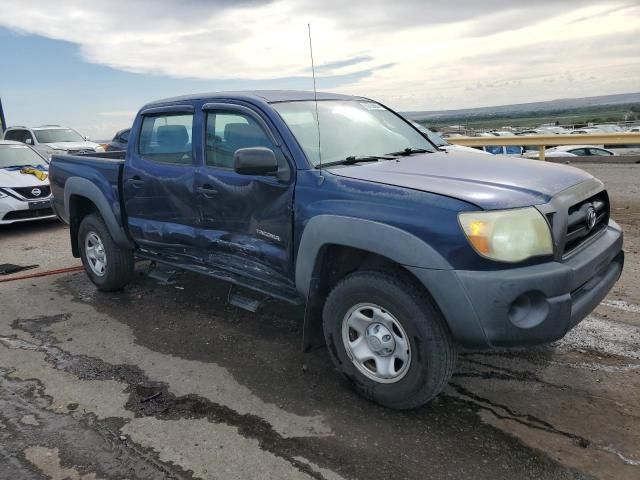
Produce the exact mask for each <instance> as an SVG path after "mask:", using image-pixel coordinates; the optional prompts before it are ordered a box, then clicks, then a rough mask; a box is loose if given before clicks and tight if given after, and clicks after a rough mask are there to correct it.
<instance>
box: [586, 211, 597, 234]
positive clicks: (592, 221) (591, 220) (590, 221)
mask: <svg viewBox="0 0 640 480" xmlns="http://www.w3.org/2000/svg"><path fill="white" fill-rule="evenodd" d="M597 219H598V214H597V213H596V209H595V208H593V207H589V208H588V209H587V215H586V224H587V230H589V231H590V230H592V229H593V227H595V226H596V220H597Z"/></svg>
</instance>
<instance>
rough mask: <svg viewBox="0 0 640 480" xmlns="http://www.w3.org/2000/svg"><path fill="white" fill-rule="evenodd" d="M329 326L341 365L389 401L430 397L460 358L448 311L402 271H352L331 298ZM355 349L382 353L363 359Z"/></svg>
mask: <svg viewBox="0 0 640 480" xmlns="http://www.w3.org/2000/svg"><path fill="white" fill-rule="evenodd" d="M376 308H377V310H376ZM369 317H371V318H369ZM352 324H353V327H352ZM380 325H381V327H380ZM323 327H324V335H325V340H326V342H327V346H328V347H329V352H330V355H331V358H332V360H333V363H334V364H335V366H336V368H337V369H338V370H340V371H341V372H342V374H343V375H344V376H345V377H346V378H347V380H348V381H349V382H350V383H351V385H352V386H353V387H354V388H355V390H356V391H358V392H359V393H360V394H361V395H363V396H364V397H366V398H367V399H369V400H372V401H374V402H376V403H378V404H380V405H383V406H385V407H389V408H393V409H398V410H406V409H412V408H417V407H420V406H422V405H424V404H426V403H428V402H429V401H430V400H431V399H433V398H434V397H435V396H436V395H438V394H439V393H440V392H441V391H442V390H443V389H444V387H445V386H446V385H447V383H448V381H449V379H450V378H451V375H452V374H453V371H454V368H455V365H456V361H457V348H456V345H455V343H454V341H453V338H452V337H451V334H450V333H449V330H448V328H447V326H446V324H445V321H444V318H443V317H442V314H441V313H440V311H439V310H438V308H437V307H436V306H435V304H434V303H433V300H431V298H430V297H429V296H428V294H427V293H426V292H424V291H422V290H421V289H420V288H418V287H417V286H415V285H414V284H413V282H412V281H411V280H410V279H403V277H402V276H397V275H393V276H392V275H390V274H388V273H382V272H373V271H359V272H355V273H353V274H351V275H348V276H347V277H345V278H344V279H343V280H341V281H340V282H339V283H338V284H337V285H336V287H335V288H334V289H333V290H332V291H331V293H330V294H329V296H328V298H327V301H326V303H325V305H324V311H323ZM385 328H386V330H385ZM360 332H363V333H364V334H363V335H362V339H361V338H360ZM387 334H388V335H387ZM371 337H376V338H378V340H377V341H376V340H375V339H372V338H371ZM387 337H391V339H392V340H389V339H388V338H387ZM403 338H404V339H405V340H406V342H404V341H403ZM359 341H362V342H363V343H362V344H360V343H358V342H359ZM363 345H365V346H366V348H368V349H369V351H368V352H367V351H366V349H364V347H363ZM392 346H393V348H394V350H393V353H389V352H390V351H391V347H392ZM404 346H408V348H406V349H405V348H404ZM376 348H380V350H375V349H376ZM354 352H356V353H358V352H359V353H362V352H364V355H361V358H366V357H367V356H370V355H372V354H374V357H375V358H373V360H367V361H366V362H364V363H363V362H362V361H359V360H357V359H356V353H354ZM403 352H404V353H403ZM405 359H406V360H405ZM383 376H386V377H388V378H382V377H383Z"/></svg>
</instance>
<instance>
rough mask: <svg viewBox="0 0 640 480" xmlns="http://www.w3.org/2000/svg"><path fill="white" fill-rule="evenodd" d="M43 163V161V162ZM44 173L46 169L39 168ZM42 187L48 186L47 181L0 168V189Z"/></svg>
mask: <svg viewBox="0 0 640 480" xmlns="http://www.w3.org/2000/svg"><path fill="white" fill-rule="evenodd" d="M42 163H44V160H43V162H42ZM42 166H44V165H42ZM39 170H42V171H44V172H46V171H47V168H41V169H39ZM42 185H49V179H48V178H47V179H46V180H38V177H36V176H35V175H31V174H26V173H20V170H19V169H15V170H14V169H8V168H0V188H2V187H6V188H14V187H40V186H42Z"/></svg>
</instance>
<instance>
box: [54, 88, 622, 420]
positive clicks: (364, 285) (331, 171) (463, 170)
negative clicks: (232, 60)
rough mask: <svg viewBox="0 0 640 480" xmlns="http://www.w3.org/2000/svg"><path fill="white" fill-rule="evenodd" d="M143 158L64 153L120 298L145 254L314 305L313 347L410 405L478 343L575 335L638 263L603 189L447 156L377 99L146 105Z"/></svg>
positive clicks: (262, 97) (87, 226)
mask: <svg viewBox="0 0 640 480" xmlns="http://www.w3.org/2000/svg"><path fill="white" fill-rule="evenodd" d="M127 148H128V149H127V151H126V153H125V154H123V155H121V154H120V153H119V152H114V153H105V154H97V155H93V156H73V155H64V156H63V155H61V156H58V155H53V159H52V162H51V167H50V170H49V173H50V182H51V188H52V193H53V198H54V200H53V207H54V210H55V212H56V213H57V215H58V216H59V217H60V218H61V219H62V220H64V221H65V222H67V223H69V225H70V234H71V250H72V252H73V254H74V256H76V257H80V258H81V259H82V262H83V264H84V266H85V270H86V273H87V275H88V276H89V278H90V279H91V281H93V283H95V285H97V287H98V288H99V289H100V290H105V291H110V290H116V289H121V288H123V287H124V286H125V285H127V284H128V283H129V282H130V281H131V280H132V278H133V273H134V259H136V258H137V259H145V260H151V261H153V262H157V264H160V265H162V264H165V265H169V266H171V268H179V269H184V270H190V271H193V272H198V273H201V274H204V275H209V276H212V277H215V278H218V279H223V280H226V281H228V282H230V283H231V284H232V286H233V285H235V286H240V287H244V288H243V289H242V290H244V291H245V292H246V291H247V290H246V289H250V290H251V291H253V292H257V293H256V296H261V297H274V298H277V299H281V300H284V301H287V302H291V303H293V304H305V305H306V307H305V314H304V323H303V328H302V337H303V343H304V348H305V349H306V350H309V349H311V348H315V347H318V346H322V345H325V344H326V346H327V348H328V351H329V353H330V355H331V358H332V359H333V362H334V363H335V366H336V368H337V369H338V370H340V371H341V372H342V373H343V374H344V376H345V377H346V378H347V379H348V381H349V382H350V383H351V384H352V385H353V386H354V387H355V388H356V389H357V390H358V391H359V392H360V393H361V394H362V395H364V396H365V397H367V398H369V399H371V400H373V401H375V402H377V403H379V404H382V405H385V406H387V407H391V408H397V409H408V408H415V407H418V406H421V405H423V404H425V403H426V402H428V401H429V400H430V399H432V398H433V397H434V396H436V395H437V394H438V393H439V392H440V391H441V390H442V389H443V388H444V387H445V385H446V384H447V382H448V380H449V378H450V377H451V375H452V372H453V370H454V367H455V365H456V358H457V350H458V348H459V347H470V348H491V347H511V346H527V345H534V344H539V343H544V342H551V341H553V340H556V339H559V338H561V337H562V336H564V335H565V334H566V333H567V332H568V331H569V330H570V329H571V328H572V327H574V326H575V325H576V324H577V323H578V322H580V321H581V320H582V319H584V318H585V317H586V316H587V315H588V314H589V313H590V312H591V311H592V310H593V309H594V308H595V307H596V306H597V305H598V303H599V302H600V301H601V300H602V299H603V298H604V297H605V296H606V295H607V293H608V292H609V290H610V289H611V287H612V286H613V285H614V283H615V282H616V281H617V279H618V278H619V277H620V274H621V272H622V268H623V263H624V253H623V251H622V231H621V229H620V227H619V226H618V225H617V224H616V223H615V222H614V221H613V220H612V219H611V218H610V203H609V197H608V195H607V191H606V190H605V188H604V186H603V184H602V182H600V181H599V180H597V179H595V178H594V177H592V176H591V175H589V174H588V173H586V172H584V171H582V170H579V169H576V168H572V167H569V166H565V165H557V164H547V163H544V162H540V161H534V160H526V159H519V158H513V157H507V156H489V155H482V154H474V153H467V152H456V151H447V152H443V151H440V150H438V149H437V148H436V147H435V146H434V145H433V144H432V143H431V142H430V141H429V139H428V138H427V137H426V136H425V135H424V134H423V133H421V132H420V131H419V130H417V129H416V128H415V126H413V125H412V124H411V123H409V122H408V121H407V120H405V119H403V118H402V117H401V116H400V115H398V114H397V113H395V112H393V111H392V110H390V109H388V108H387V107H385V106H384V105H382V104H380V103H378V102H375V101H373V100H370V99H367V98H363V97H356V96H344V95H334V94H329V93H319V94H317V96H315V95H314V93H313V92H292V91H257V92H230V93H216V94H206V95H192V96H184V97H178V98H172V99H167V100H161V101H157V102H153V103H150V104H148V105H146V106H144V107H143V108H142V109H141V110H140V111H139V112H138V114H137V116H136V119H135V122H134V124H133V127H132V129H131V133H130V138H129V142H128V147H127ZM110 157H111V158H110ZM119 157H122V158H119ZM203 288H204V287H203ZM245 295H246V294H245ZM245 299H246V297H245ZM237 303H240V304H241V302H237ZM246 303H247V306H251V305H253V304H252V303H251V302H246ZM148 320H149V321H153V319H148Z"/></svg>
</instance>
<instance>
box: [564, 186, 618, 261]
mask: <svg viewBox="0 0 640 480" xmlns="http://www.w3.org/2000/svg"><path fill="white" fill-rule="evenodd" d="M592 210H593V211H595V222H593V225H592V226H590V225H589V216H590V212H591V211H592ZM591 216H593V214H591ZM608 223H609V196H608V195H607V192H606V191H605V190H603V191H602V192H600V193H597V194H596V195H594V196H592V197H590V198H587V199H586V200H583V201H581V202H579V203H576V204H575V205H572V206H571V207H569V211H568V218H567V235H566V237H565V244H564V252H563V254H564V255H568V254H570V253H571V252H573V251H574V250H575V249H577V248H578V247H579V246H580V245H582V244H583V243H584V242H586V241H587V240H589V239H590V238H592V237H593V236H595V235H597V234H598V232H601V231H602V230H604V229H605V228H607V224H608Z"/></svg>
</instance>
